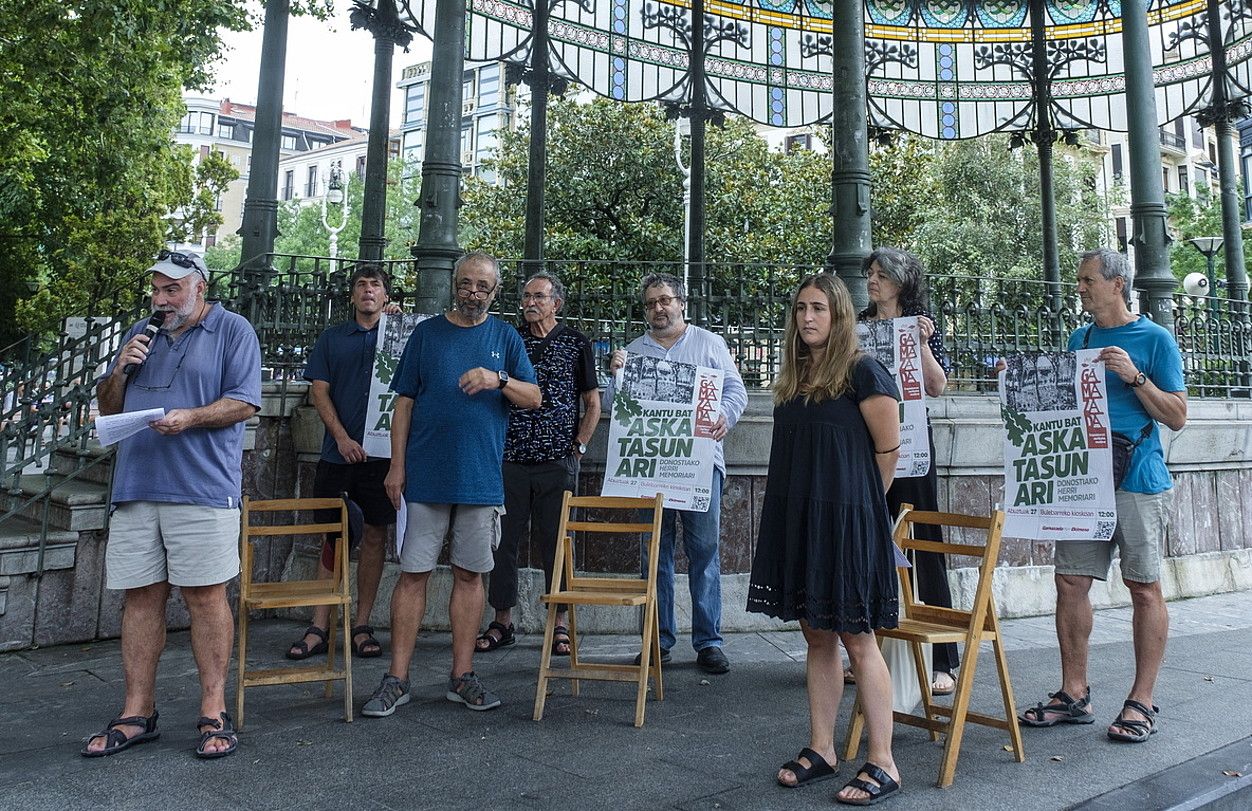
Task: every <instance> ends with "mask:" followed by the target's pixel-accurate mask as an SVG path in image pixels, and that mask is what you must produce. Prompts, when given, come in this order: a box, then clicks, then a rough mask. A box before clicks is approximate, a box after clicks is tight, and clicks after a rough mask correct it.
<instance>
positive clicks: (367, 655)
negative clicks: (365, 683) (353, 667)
mask: <svg viewBox="0 0 1252 811" xmlns="http://www.w3.org/2000/svg"><path fill="white" fill-rule="evenodd" d="M361 634H365V639H362V640H361V642H360V644H357V641H356V638H357V637H358V636H360V635H361ZM382 654H383V646H382V645H380V644H379V643H378V640H377V639H375V638H374V628H373V627H372V626H369V625H358V626H356V627H355V628H353V629H352V655H353V656H356V657H358V658H360V659H373V658H374V657H376V656H382Z"/></svg>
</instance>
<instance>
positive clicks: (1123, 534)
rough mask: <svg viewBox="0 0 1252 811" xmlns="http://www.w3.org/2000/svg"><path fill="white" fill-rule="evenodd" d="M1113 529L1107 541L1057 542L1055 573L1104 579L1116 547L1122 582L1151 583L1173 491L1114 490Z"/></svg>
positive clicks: (1158, 574)
mask: <svg viewBox="0 0 1252 811" xmlns="http://www.w3.org/2000/svg"><path fill="white" fill-rule="evenodd" d="M1116 495H1117V529H1115V530H1113V540H1111V541H1057V543H1056V573H1057V574H1072V575H1081V576H1084V577H1094V578H1095V579H1096V580H1107V579H1108V576H1109V566H1110V565H1112V563H1113V549H1114V548H1115V547H1116V549H1117V550H1118V553H1119V555H1120V556H1121V559H1122V579H1123V580H1131V581H1134V582H1136V583H1155V582H1156V581H1158V580H1160V579H1161V547H1162V546H1164V545H1165V531H1166V529H1167V528H1168V527H1169V508H1170V504H1171V503H1173V500H1174V491H1173V490H1166V491H1165V492H1163V493H1152V494H1146V493H1127V492H1126V491H1125V490H1118V491H1117V494H1116Z"/></svg>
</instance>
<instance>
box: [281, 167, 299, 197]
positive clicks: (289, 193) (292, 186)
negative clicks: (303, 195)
mask: <svg viewBox="0 0 1252 811" xmlns="http://www.w3.org/2000/svg"><path fill="white" fill-rule="evenodd" d="M295 193H296V170H295V169H288V170H287V173H286V174H285V175H283V199H284V200H290V199H291V198H292V197H293V196H295Z"/></svg>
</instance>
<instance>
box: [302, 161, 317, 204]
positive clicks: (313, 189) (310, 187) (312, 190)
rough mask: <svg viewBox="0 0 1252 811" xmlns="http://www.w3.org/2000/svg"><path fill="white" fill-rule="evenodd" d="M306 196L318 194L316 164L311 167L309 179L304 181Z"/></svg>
mask: <svg viewBox="0 0 1252 811" xmlns="http://www.w3.org/2000/svg"><path fill="white" fill-rule="evenodd" d="M304 196H305V197H316V196H317V166H316V165H314V166H310V167H309V179H308V180H307V181H305V183H304Z"/></svg>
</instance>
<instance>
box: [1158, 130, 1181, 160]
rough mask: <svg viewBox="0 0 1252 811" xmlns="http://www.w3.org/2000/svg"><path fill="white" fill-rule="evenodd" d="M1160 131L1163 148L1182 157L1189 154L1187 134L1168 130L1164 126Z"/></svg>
mask: <svg viewBox="0 0 1252 811" xmlns="http://www.w3.org/2000/svg"><path fill="white" fill-rule="evenodd" d="M1158 132H1160V134H1161V147H1162V149H1164V150H1166V151H1168V152H1172V153H1174V154H1175V155H1179V156H1182V157H1185V156H1186V155H1187V137H1186V136H1185V135H1179V134H1178V133H1175V132H1167V131H1166V130H1165V128H1164V127H1162V128H1160V129H1159V130H1158Z"/></svg>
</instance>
